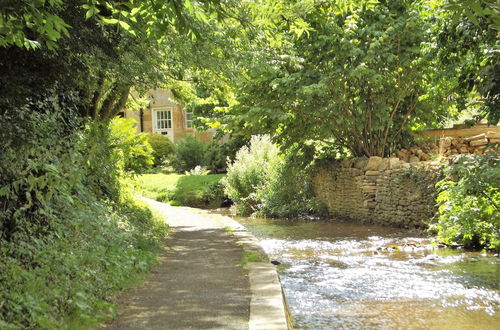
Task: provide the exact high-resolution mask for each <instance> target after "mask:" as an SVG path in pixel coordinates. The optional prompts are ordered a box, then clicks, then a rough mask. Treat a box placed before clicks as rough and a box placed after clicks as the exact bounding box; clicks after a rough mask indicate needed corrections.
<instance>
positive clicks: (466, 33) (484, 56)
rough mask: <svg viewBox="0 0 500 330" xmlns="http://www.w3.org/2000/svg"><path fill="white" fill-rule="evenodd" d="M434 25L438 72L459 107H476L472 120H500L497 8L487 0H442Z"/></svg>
mask: <svg viewBox="0 0 500 330" xmlns="http://www.w3.org/2000/svg"><path fill="white" fill-rule="evenodd" d="M438 12H439V15H441V17H442V19H440V20H439V21H438V24H436V26H435V27H434V28H435V29H437V30H438V33H437V38H436V41H435V44H436V47H435V50H436V53H437V56H438V64H437V65H436V66H437V67H438V68H439V72H440V75H443V76H444V77H445V79H447V81H451V82H453V83H452V84H450V89H451V93H450V96H449V97H450V98H453V100H454V103H455V104H456V106H457V108H458V109H459V110H465V109H470V108H473V109H477V110H478V112H479V115H478V116H477V117H476V118H475V121H477V120H479V119H482V118H484V117H486V118H487V119H488V122H489V123H490V124H493V125H496V124H497V123H498V122H499V120H500V96H499V95H500V78H499V77H500V64H499V63H500V52H499V43H498V32H499V29H500V7H499V6H498V4H494V1H489V0H486V1H485V0H474V1H460V2H458V1H456V0H447V1H444V6H443V7H442V8H441V9H440V11H438Z"/></svg>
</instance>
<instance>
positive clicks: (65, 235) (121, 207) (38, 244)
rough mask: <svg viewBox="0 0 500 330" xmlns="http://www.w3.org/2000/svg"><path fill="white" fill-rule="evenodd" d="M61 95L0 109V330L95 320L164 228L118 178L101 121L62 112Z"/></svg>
mask: <svg viewBox="0 0 500 330" xmlns="http://www.w3.org/2000/svg"><path fill="white" fill-rule="evenodd" d="M62 104H63V103H61V100H60V99H58V97H57V96H54V97H50V98H45V99H41V100H37V101H30V102H28V103H27V104H26V105H24V106H21V107H15V106H14V107H5V108H3V109H2V112H1V113H0V127H2V130H0V140H1V141H2V143H3V149H2V152H0V205H2V208H1V209H0V270H1V271H0V328H2V329H4V328H7V329H10V328H12V329H22V328H26V329H33V328H48V329H51V328H73V326H72V324H73V325H79V326H81V324H82V323H83V325H84V327H89V326H88V325H92V324H93V323H94V324H95V322H97V321H98V319H99V318H100V317H101V316H103V313H104V314H106V313H107V314H110V313H113V310H112V306H111V305H110V301H111V298H112V297H113V295H114V294H116V293H117V292H118V291H120V290H122V289H123V288H124V287H126V286H127V285H129V284H131V283H132V282H133V281H136V280H137V279H138V278H139V274H140V273H141V272H143V271H145V270H147V269H148V268H149V265H150V263H151V262H152V261H153V259H154V256H155V252H156V251H157V249H158V247H159V245H160V243H161V242H162V239H163V237H164V235H165V230H166V227H165V225H164V223H163V222H162V221H158V220H155V219H154V218H153V217H152V214H151V212H150V211H149V210H148V209H147V208H145V206H144V205H138V204H137V203H136V202H135V201H133V200H132V199H131V198H130V196H129V194H128V193H127V192H126V191H125V190H124V189H123V186H122V185H120V181H123V178H124V176H125V173H124V167H123V166H124V164H125V159H124V158H123V157H124V155H125V154H126V152H125V151H124V149H122V147H123V145H124V144H120V143H116V140H113V141H115V143H111V141H112V139H113V138H112V136H111V131H110V128H109V126H108V123H106V122H104V123H87V124H85V123H84V122H83V121H82V120H71V118H72V116H74V114H73V113H72V112H71V109H69V108H64V111H61V110H59V109H61V108H62ZM125 145H126V144H125ZM72 322H74V323H72Z"/></svg>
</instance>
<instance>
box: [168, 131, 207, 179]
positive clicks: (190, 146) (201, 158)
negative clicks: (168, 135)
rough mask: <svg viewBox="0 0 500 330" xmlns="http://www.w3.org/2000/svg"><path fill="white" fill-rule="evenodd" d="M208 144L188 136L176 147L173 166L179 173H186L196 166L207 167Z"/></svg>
mask: <svg viewBox="0 0 500 330" xmlns="http://www.w3.org/2000/svg"><path fill="white" fill-rule="evenodd" d="M206 152H207V144H206V143H203V142H201V141H200V140H198V139H196V138H195V137H194V136H192V135H187V136H186V137H184V138H183V139H182V140H180V141H179V143H177V144H176V145H175V158H174V160H173V161H172V166H173V167H174V169H175V170H176V171H177V172H178V173H184V172H186V171H189V170H191V169H193V168H195V167H196V166H205V157H206Z"/></svg>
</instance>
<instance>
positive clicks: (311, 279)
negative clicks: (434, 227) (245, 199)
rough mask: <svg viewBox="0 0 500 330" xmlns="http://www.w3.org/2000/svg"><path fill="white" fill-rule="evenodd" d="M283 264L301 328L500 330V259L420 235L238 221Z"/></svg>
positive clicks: (330, 224) (368, 228)
mask: <svg viewBox="0 0 500 330" xmlns="http://www.w3.org/2000/svg"><path fill="white" fill-rule="evenodd" d="M235 220H237V221H239V222H240V223H241V224H243V225H244V226H245V227H246V228H247V229H248V230H249V231H251V232H252V233H253V234H254V235H255V236H256V237H257V238H259V239H260V240H261V244H262V246H263V247H264V249H265V251H266V252H267V253H268V255H269V257H270V258H271V259H273V260H276V261H279V262H280V263H281V264H280V265H279V266H278V271H279V275H280V279H281V283H282V285H283V290H284V293H285V296H286V299H287V302H288V305H289V308H290V310H291V314H292V317H293V321H294V326H295V328H297V329H500V288H499V283H500V259H499V258H498V257H496V256H493V255H491V254H490V255H486V254H481V253H479V252H464V251H462V250H453V249H445V248H439V249H435V248H433V247H432V245H431V239H430V238H428V237H425V236H422V234H420V233H417V232H414V233H412V232H408V231H406V230H400V229H394V228H386V227H379V226H370V225H360V224H349V223H343V222H332V221H330V222H323V221H303V220H273V219H249V218H235Z"/></svg>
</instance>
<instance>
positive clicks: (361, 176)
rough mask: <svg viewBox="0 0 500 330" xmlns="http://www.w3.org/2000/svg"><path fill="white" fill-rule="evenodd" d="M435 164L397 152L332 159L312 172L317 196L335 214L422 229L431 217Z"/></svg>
mask: <svg viewBox="0 0 500 330" xmlns="http://www.w3.org/2000/svg"><path fill="white" fill-rule="evenodd" d="M438 172H439V171H438V163H436V162H414V163H411V164H410V163H408V162H405V161H402V160H400V159H399V158H396V157H391V158H381V157H370V158H355V159H344V160H342V161H333V162H332V163H330V164H328V165H327V166H325V167H323V168H322V169H321V170H320V171H319V172H318V173H317V174H316V175H315V176H314V177H313V187H314V191H315V194H316V196H317V197H318V198H319V199H320V200H321V201H322V202H324V203H325V205H326V206H327V208H328V211H329V213H330V215H331V216H332V217H334V218H337V219H343V220H351V221H359V222H365V223H377V224H382V225H389V226H396V227H405V228H417V227H418V228H424V227H426V226H427V225H428V224H429V222H430V221H432V219H433V218H434V216H435V214H436V211H437V207H436V202H435V197H436V189H435V188H434V186H435V183H436V182H437V180H438Z"/></svg>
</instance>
